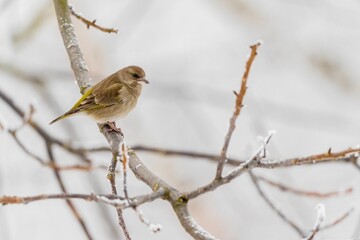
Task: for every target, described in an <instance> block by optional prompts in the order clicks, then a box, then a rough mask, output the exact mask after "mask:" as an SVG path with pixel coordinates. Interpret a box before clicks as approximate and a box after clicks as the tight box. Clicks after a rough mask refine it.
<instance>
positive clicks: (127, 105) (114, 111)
mask: <svg viewBox="0 0 360 240" xmlns="http://www.w3.org/2000/svg"><path fill="white" fill-rule="evenodd" d="M142 83H146V84H148V83H149V81H148V80H146V79H145V72H144V70H143V69H142V68H141V67H138V66H128V67H125V68H122V69H120V70H119V71H117V72H115V73H114V74H112V75H110V76H108V77H107V78H105V79H104V80H102V81H101V82H99V83H97V84H96V85H94V86H92V87H90V88H89V89H88V90H87V91H86V92H85V93H84V95H83V96H82V97H81V98H80V99H79V101H77V102H76V103H75V105H74V106H73V107H72V108H71V109H70V110H69V111H67V112H66V113H64V114H63V115H61V116H60V117H58V118H56V119H54V120H53V121H51V122H50V124H53V123H55V122H57V121H59V120H61V119H64V118H67V117H70V116H73V115H77V114H78V113H85V114H87V115H89V116H90V117H92V118H93V119H94V120H95V121H96V122H97V123H101V124H103V123H108V124H109V126H110V128H111V129H112V130H115V131H118V130H119V129H117V128H116V127H115V125H114V124H113V123H112V122H114V121H115V120H117V119H120V118H123V117H125V116H126V115H127V114H128V113H129V112H131V110H133V109H134V108H135V106H136V103H137V101H138V98H139V96H140V94H141V89H142Z"/></svg>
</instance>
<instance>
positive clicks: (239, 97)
mask: <svg viewBox="0 0 360 240" xmlns="http://www.w3.org/2000/svg"><path fill="white" fill-rule="evenodd" d="M260 45H261V43H260V42H258V43H256V44H254V45H252V46H250V48H251V53H250V56H249V58H248V60H247V62H246V67H245V72H244V75H243V77H242V80H241V87H240V91H239V93H237V94H236V100H235V110H234V113H233V115H232V117H231V118H230V124H229V129H228V131H227V133H226V136H225V141H224V145H223V147H222V149H221V153H220V159H219V163H218V166H217V170H216V176H215V179H220V178H221V176H222V171H223V168H224V164H225V161H226V158H227V151H228V148H229V144H230V140H231V136H232V134H233V132H234V130H235V127H236V125H235V123H236V119H237V118H238V116H239V115H240V111H241V109H242V107H243V100H244V96H245V93H246V89H247V86H246V83H247V79H248V76H249V73H250V68H251V65H252V63H253V61H254V59H255V57H256V54H257V49H258V47H260Z"/></svg>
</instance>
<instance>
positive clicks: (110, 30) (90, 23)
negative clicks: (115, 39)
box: [69, 5, 119, 33]
mask: <svg viewBox="0 0 360 240" xmlns="http://www.w3.org/2000/svg"><path fill="white" fill-rule="evenodd" d="M69 10H70V13H71V15H73V16H74V17H76V18H77V19H79V20H80V21H82V22H83V23H85V25H86V27H87V29H89V28H90V27H94V28H97V29H99V30H100V31H103V32H106V33H118V31H119V30H118V29H114V28H105V27H101V26H99V25H97V24H96V20H93V21H90V20H88V19H86V18H84V17H83V16H81V14H80V13H77V12H76V11H75V10H74V7H73V6H71V5H69Z"/></svg>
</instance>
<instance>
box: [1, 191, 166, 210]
mask: <svg viewBox="0 0 360 240" xmlns="http://www.w3.org/2000/svg"><path fill="white" fill-rule="evenodd" d="M163 194H164V191H158V192H152V193H150V194H145V195H140V196H136V197H133V198H131V199H130V200H131V204H128V202H127V200H126V199H125V198H124V197H121V196H118V195H113V194H107V195H106V194H79V193H75V194H74V193H73V194H72V193H60V194H41V195H35V196H27V197H20V196H0V204H3V205H8V204H29V203H33V202H37V201H43V200H49V199H62V200H70V199H82V200H85V201H88V202H100V203H105V204H108V205H112V206H114V207H117V208H121V209H126V208H130V207H134V206H135V207H136V206H140V205H142V204H144V203H149V202H152V201H154V200H156V199H159V198H160V197H162V196H163Z"/></svg>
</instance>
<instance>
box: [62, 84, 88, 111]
mask: <svg viewBox="0 0 360 240" xmlns="http://www.w3.org/2000/svg"><path fill="white" fill-rule="evenodd" d="M93 90H94V88H92V87H91V88H89V89H88V90H87V91H86V92H85V93H84V95H82V97H81V98H80V99H79V100H78V101H77V102H76V103H75V104H74V106H73V107H72V108H71V109H70V110H69V111H68V112H78V111H76V109H78V108H79V107H80V106H81V105H83V104H84V102H85V101H87V99H88V98H91V95H92V92H93Z"/></svg>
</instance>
